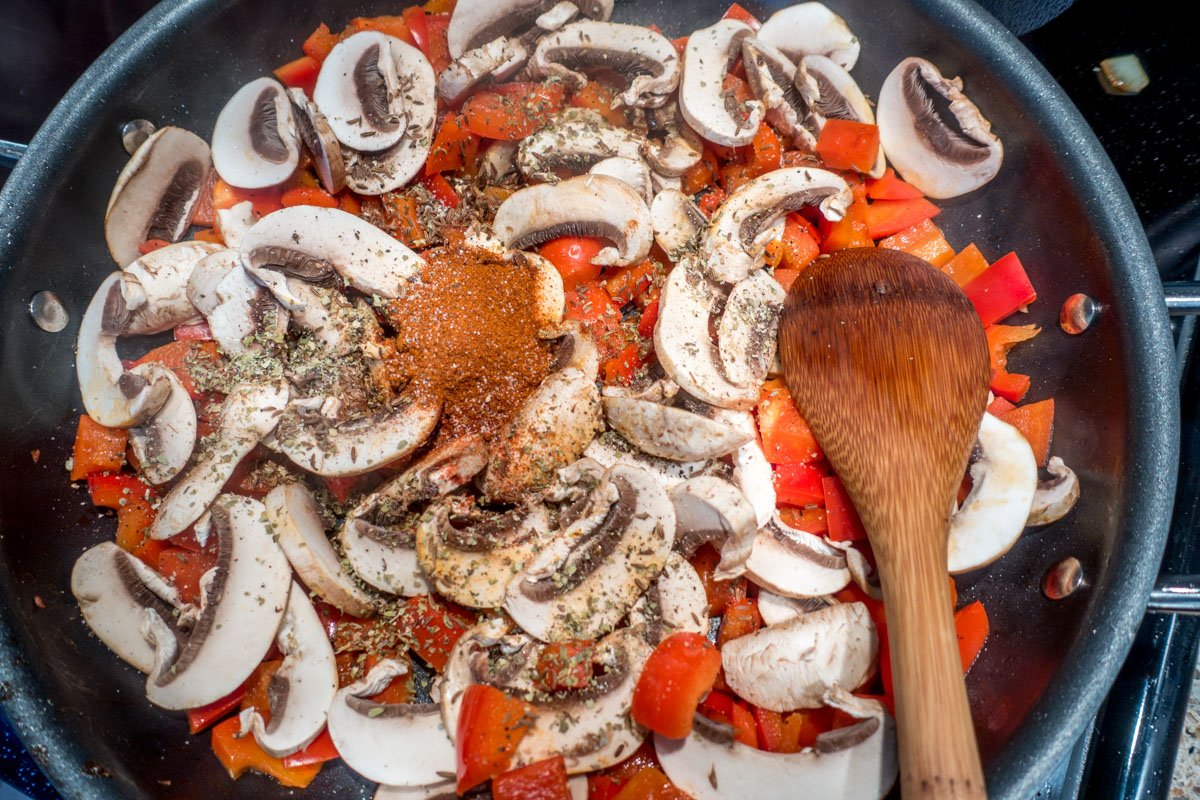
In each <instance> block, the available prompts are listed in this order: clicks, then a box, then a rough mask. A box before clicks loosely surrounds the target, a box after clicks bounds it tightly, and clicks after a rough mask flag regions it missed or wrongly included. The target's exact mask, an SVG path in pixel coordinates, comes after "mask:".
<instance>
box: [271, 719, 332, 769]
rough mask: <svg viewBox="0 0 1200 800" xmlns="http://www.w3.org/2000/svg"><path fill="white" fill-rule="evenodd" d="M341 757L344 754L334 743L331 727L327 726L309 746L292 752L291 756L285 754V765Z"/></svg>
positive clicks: (324, 760) (312, 762)
mask: <svg viewBox="0 0 1200 800" xmlns="http://www.w3.org/2000/svg"><path fill="white" fill-rule="evenodd" d="M341 757H342V754H341V753H339V752H338V750H337V745H335V744H334V743H333V737H332V736H330V735H329V729H328V728H326V729H325V730H323V731H321V735H320V736H318V737H317V738H316V739H313V740H312V742H311V743H310V744H309V745H308V747H306V748H304V749H303V750H300V751H299V752H296V753H292V754H291V755H290V756H284V757H283V765H284V766H285V767H303V766H306V765H308V764H324V763H325V762H326V761H333V760H334V759H336V758H341Z"/></svg>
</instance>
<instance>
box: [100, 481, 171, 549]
mask: <svg viewBox="0 0 1200 800" xmlns="http://www.w3.org/2000/svg"><path fill="white" fill-rule="evenodd" d="M87 482H88V492H89V494H90V495H91V497H92V503H94V504H95V505H97V506H102V507H104V508H111V509H113V510H115V511H116V512H117V535H116V539H115V541H116V543H117V546H118V547H120V548H121V549H122V550H126V551H128V552H129V553H132V554H133V555H134V556H136V557H137V558H139V559H141V560H142V561H144V562H145V563H146V564H148V565H149V566H150V567H151V568H153V569H158V557H159V554H160V553H161V552H162V551H163V550H164V549H165V548H166V543H165V542H160V541H156V540H154V539H151V538H149V537H148V536H147V535H146V531H147V529H148V528H149V527H150V526H151V525H152V524H153V523H154V516H155V511H154V504H153V501H154V499H155V498H156V497H157V496H158V493H157V492H156V491H155V490H154V489H153V488H151V487H150V485H149V484H147V483H146V482H144V481H143V480H142V479H140V478H138V477H136V476H134V475H129V474H127V473H119V472H118V473H114V472H94V473H92V474H91V475H88V478H87Z"/></svg>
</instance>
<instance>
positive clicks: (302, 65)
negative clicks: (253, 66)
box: [275, 56, 321, 97]
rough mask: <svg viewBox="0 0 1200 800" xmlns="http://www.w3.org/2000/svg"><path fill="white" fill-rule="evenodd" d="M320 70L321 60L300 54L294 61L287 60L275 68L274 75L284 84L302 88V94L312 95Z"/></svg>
mask: <svg viewBox="0 0 1200 800" xmlns="http://www.w3.org/2000/svg"><path fill="white" fill-rule="evenodd" d="M320 72H321V62H320V61H317V60H316V59H315V58H313V57H312V56H300V58H297V59H296V60H295V61H289V62H288V63H286V64H284V65H283V66H282V67H280V68H279V69H277V70H275V77H276V78H279V82H280V83H282V84H283V85H284V86H290V87H292V88H295V89H302V90H303V91H304V94H306V95H307V96H309V97H312V93H313V89H314V88H315V87H316V85H317V75H318V73H320Z"/></svg>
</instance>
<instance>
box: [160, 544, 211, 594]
mask: <svg viewBox="0 0 1200 800" xmlns="http://www.w3.org/2000/svg"><path fill="white" fill-rule="evenodd" d="M216 565H217V554H216V552H213V551H209V550H201V551H200V552H194V551H191V550H186V549H184V548H182V547H167V548H165V549H164V550H163V551H162V552H161V553H159V554H158V572H159V574H161V575H162V576H163V577H164V578H166V579H167V581H168V582H169V583H170V584H171V585H173V586H174V587H175V589H176V590H177V591H178V592H179V598H180V599H181V600H183V602H185V603H198V602H199V601H200V579H201V578H202V577H204V573H206V572H208V571H209V570H210V569H212V568H213V567H215V566H216Z"/></svg>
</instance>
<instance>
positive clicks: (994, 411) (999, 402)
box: [987, 397, 1016, 418]
mask: <svg viewBox="0 0 1200 800" xmlns="http://www.w3.org/2000/svg"><path fill="white" fill-rule="evenodd" d="M1014 408H1016V406H1015V405H1013V404H1012V403H1010V402H1008V401H1007V400H1005V399H1004V398H1003V397H997V398H996V399H994V400H992V402H990V403H988V407H987V413H989V414H991V415H992V416H993V417H1001V418H1003V417H1004V415H1005V414H1007V413H1008V412H1009V411H1012V410H1013V409H1014Z"/></svg>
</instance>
